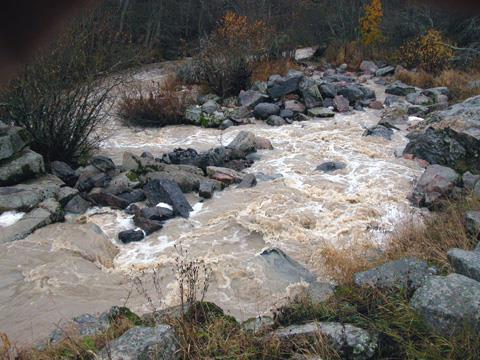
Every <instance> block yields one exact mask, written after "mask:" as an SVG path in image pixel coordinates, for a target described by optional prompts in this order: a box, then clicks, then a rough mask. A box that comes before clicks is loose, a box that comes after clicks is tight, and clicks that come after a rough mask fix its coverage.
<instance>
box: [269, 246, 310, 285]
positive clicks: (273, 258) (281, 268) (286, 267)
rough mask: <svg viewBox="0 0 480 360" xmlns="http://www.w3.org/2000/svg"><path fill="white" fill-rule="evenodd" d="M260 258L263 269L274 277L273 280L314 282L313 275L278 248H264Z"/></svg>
mask: <svg viewBox="0 0 480 360" xmlns="http://www.w3.org/2000/svg"><path fill="white" fill-rule="evenodd" d="M260 258H261V259H262V260H263V262H264V264H263V265H264V267H265V269H266V270H265V271H266V272H268V273H269V274H271V276H272V279H276V280H275V281H281V282H288V283H298V282H302V281H303V282H307V283H314V282H315V279H316V278H315V275H313V274H312V273H311V272H310V271H309V270H308V269H306V268H305V267H304V266H303V265H302V264H300V263H299V262H297V261H295V260H294V259H292V258H291V257H290V256H288V255H287V254H285V253H284V252H283V251H282V250H280V249H278V248H270V249H266V250H264V251H263V252H262V253H261V254H260Z"/></svg>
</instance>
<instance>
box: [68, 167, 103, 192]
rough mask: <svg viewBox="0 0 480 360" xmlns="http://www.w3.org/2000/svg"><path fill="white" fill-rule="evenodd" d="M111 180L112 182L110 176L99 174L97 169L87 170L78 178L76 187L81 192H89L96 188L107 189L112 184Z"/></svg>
mask: <svg viewBox="0 0 480 360" xmlns="http://www.w3.org/2000/svg"><path fill="white" fill-rule="evenodd" d="M110 180H112V178H111V177H110V176H109V175H107V174H105V173H102V172H99V171H98V170H97V169H96V168H95V169H87V170H86V171H84V172H82V174H81V175H80V176H79V177H78V180H77V184H76V185H75V187H76V188H77V189H78V190H79V191H80V192H88V191H90V190H92V189H93V188H94V187H100V188H104V187H106V186H107V185H108V184H109V183H110Z"/></svg>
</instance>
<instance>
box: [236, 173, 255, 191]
mask: <svg viewBox="0 0 480 360" xmlns="http://www.w3.org/2000/svg"><path fill="white" fill-rule="evenodd" d="M255 185H257V178H256V177H255V175H253V174H247V175H245V176H244V178H243V180H242V182H241V183H240V184H238V188H239V189H247V188H251V187H254V186H255Z"/></svg>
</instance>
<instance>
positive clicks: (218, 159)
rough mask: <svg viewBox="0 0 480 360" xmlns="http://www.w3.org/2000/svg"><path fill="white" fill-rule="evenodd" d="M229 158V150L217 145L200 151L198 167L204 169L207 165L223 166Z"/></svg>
mask: <svg viewBox="0 0 480 360" xmlns="http://www.w3.org/2000/svg"><path fill="white" fill-rule="evenodd" d="M229 160H230V150H229V149H227V148H226V147H223V146H219V147H216V148H213V149H210V150H208V151H206V152H202V153H200V156H199V161H198V165H197V166H198V167H200V168H201V169H202V170H203V171H206V169H207V167H208V166H224V165H225V163H226V162H228V161H229Z"/></svg>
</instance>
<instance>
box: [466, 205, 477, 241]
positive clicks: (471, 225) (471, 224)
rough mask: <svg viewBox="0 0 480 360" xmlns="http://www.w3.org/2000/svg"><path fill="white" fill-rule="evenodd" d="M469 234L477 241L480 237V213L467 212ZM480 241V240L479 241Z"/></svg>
mask: <svg viewBox="0 0 480 360" xmlns="http://www.w3.org/2000/svg"><path fill="white" fill-rule="evenodd" d="M465 224H466V226H467V232H468V234H469V235H471V236H473V237H474V238H475V239H479V237H480V211H467V213H466V214H465ZM479 240H480V239H479Z"/></svg>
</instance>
